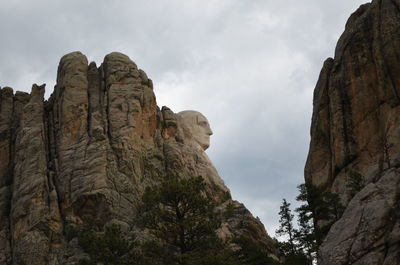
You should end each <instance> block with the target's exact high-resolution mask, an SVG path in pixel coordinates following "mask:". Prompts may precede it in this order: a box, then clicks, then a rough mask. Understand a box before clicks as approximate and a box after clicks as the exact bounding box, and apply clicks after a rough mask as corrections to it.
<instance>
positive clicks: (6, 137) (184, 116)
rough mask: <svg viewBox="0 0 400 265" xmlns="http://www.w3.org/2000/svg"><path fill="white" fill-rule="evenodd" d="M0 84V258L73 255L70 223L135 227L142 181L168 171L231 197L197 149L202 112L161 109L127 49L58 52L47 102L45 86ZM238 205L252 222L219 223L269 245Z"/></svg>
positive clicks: (70, 258)
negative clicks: (96, 58)
mask: <svg viewBox="0 0 400 265" xmlns="http://www.w3.org/2000/svg"><path fill="white" fill-rule="evenodd" d="M0 91H1V94H0V100H1V101H0V117H1V119H0V173H1V174H0V264H3V263H4V264H7V265H8V264H10V262H11V260H12V263H11V264H15V265H17V264H41V265H43V264H49V265H50V264H51V265H61V264H71V265H72V264H75V263H76V261H77V260H79V258H81V257H82V249H80V247H79V245H78V244H77V240H76V238H73V239H70V238H67V237H66V236H65V235H66V233H67V230H68V229H69V228H70V227H71V226H81V225H83V224H85V223H87V222H89V221H94V222H95V223H97V224H98V225H105V224H110V223H118V224H121V225H122V226H123V227H125V228H127V229H126V231H132V230H135V227H134V220H135V218H136V213H137V208H138V207H140V206H141V198H142V194H143V192H144V190H145V188H146V187H147V186H150V185H155V184H158V183H160V181H161V180H162V178H164V177H165V176H167V175H177V176H180V177H182V178H187V177H192V176H199V175H201V176H203V178H204V179H205V181H206V183H207V193H208V196H210V197H211V198H212V199H213V200H215V202H217V203H218V204H219V205H222V204H223V203H224V202H226V201H229V199H230V193H229V189H228V188H227V187H226V186H225V184H224V182H223V180H222V179H221V178H220V176H219V175H218V173H217V170H216V169H215V167H214V166H213V164H212V162H211V161H210V159H209V158H208V156H207V154H206V153H205V149H207V147H208V146H209V136H210V135H211V134H212V132H211V129H210V127H209V124H208V121H207V119H206V118H205V117H204V116H203V115H201V114H200V113H198V112H194V111H191V112H183V113H180V114H179V115H177V114H175V113H174V112H173V111H172V110H170V109H169V108H167V107H163V108H162V109H161V110H160V109H159V108H158V107H157V104H156V99H155V95H154V92H153V84H152V82H151V80H150V79H149V78H148V77H147V75H146V73H145V72H144V71H143V70H138V68H137V66H136V64H135V63H134V62H133V61H132V60H131V59H129V57H127V56H126V55H123V54H121V53H111V54H109V55H107V56H106V57H105V58H104V62H103V64H102V65H101V66H100V67H97V66H96V64H95V63H90V64H89V65H88V61H87V59H86V57H85V56H84V55H83V54H82V53H80V52H73V53H70V54H67V55H65V56H64V57H63V58H61V61H60V64H59V68H58V72H57V84H56V86H55V90H54V92H53V94H52V96H51V97H50V99H49V100H48V101H44V99H43V95H44V86H36V85H34V86H33V88H32V93H31V95H28V94H26V93H21V92H17V93H16V94H15V95H13V92H12V90H11V89H10V88H4V89H2V90H0ZM10 208H11V212H10V210H9V209H10ZM239 208H240V210H238V211H237V214H238V216H237V218H236V219H237V220H239V219H240V220H241V219H246V220H248V223H249V224H251V225H249V226H247V228H243V227H240V228H239V227H233V226H232V225H237V224H238V223H237V221H235V222H228V221H227V222H226V223H225V226H224V229H226V231H229V233H231V234H230V235H231V236H233V235H238V233H239V232H238V233H236V232H235V230H236V229H238V230H239V229H241V230H240V231H242V232H240V234H243V235H247V236H250V235H251V234H252V233H257V235H254V236H253V237H254V240H255V241H256V242H259V244H260V246H262V247H263V248H265V249H266V250H267V251H269V252H270V251H271V253H272V252H273V253H276V248H275V246H274V243H273V241H272V240H271V239H270V238H269V236H268V235H267V234H266V232H265V230H264V228H263V226H262V224H261V223H260V222H259V221H258V220H257V219H255V218H254V217H253V216H252V215H251V214H250V213H249V212H248V211H247V209H246V208H245V207H244V206H243V205H239V207H238V209H239ZM143 235H145V232H143ZM11 243H12V244H11ZM274 255H275V254H274Z"/></svg>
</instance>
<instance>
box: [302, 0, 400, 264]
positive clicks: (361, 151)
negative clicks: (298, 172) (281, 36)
mask: <svg viewBox="0 0 400 265" xmlns="http://www.w3.org/2000/svg"><path fill="white" fill-rule="evenodd" d="M399 4H400V2H399V1H397V0H396V1H380V0H374V1H372V3H370V4H365V5H362V6H361V7H360V8H359V9H358V10H357V11H356V12H355V13H354V14H353V15H352V16H351V17H350V19H349V21H348V22H347V24H346V29H345V32H344V33H343V35H342V36H341V37H340V39H339V42H338V44H337V47H336V51H335V58H334V59H328V60H327V61H326V62H325V64H324V67H323V69H322V71H321V74H320V78H319V81H318V83H317V86H316V88H315V91H314V111H313V118H312V125H311V143H310V151H309V154H308V159H307V163H306V166H305V179H306V181H307V182H309V183H312V184H314V185H317V186H320V187H324V188H326V189H327V190H329V191H333V192H337V193H338V194H339V195H340V197H341V199H342V202H343V203H344V204H345V205H347V209H346V212H345V214H344V215H343V217H342V219H340V220H339V221H338V222H337V223H336V224H335V225H334V226H333V227H332V229H331V231H330V232H329V234H328V236H327V238H326V241H324V243H323V244H322V246H321V251H320V260H321V264H323V265H331V264H332V265H338V264H393V265H396V264H400V263H399V262H400V259H399V258H398V256H397V260H396V259H395V258H394V257H395V256H396V255H398V253H399V245H398V244H397V243H396V244H397V245H396V244H393V243H389V242H393V241H396V242H399V241H400V235H399V234H398V233H396V232H395V231H396V229H397V228H396V227H397V224H395V222H394V221H393V218H395V217H394V216H393V214H392V213H393V212H396V211H397V210H396V209H398V201H393V200H394V198H396V197H397V198H398V196H400V193H399V192H400V190H399V189H398V188H397V187H398V183H397V180H396V179H397V178H398V177H399V174H398V172H397V167H398V165H400V160H399V158H400V155H399V151H400V141H399V135H400V134H399V132H400V118H399V117H400V115H399V114H400V98H399V93H400V91H399V88H400V78H399V75H398V71H399V69H400V63H399V60H397V59H395V58H399V56H400V52H399V47H400V41H399V38H398V37H397V36H398V32H399V31H400V20H399V18H400V12H399V8H398V7H399ZM351 172H358V173H360V174H361V175H363V176H364V178H365V182H366V184H367V186H366V187H365V188H364V189H363V190H362V191H360V192H359V193H358V194H357V195H355V197H354V198H349V196H348V194H349V193H348V188H347V184H348V183H349V179H350V177H351ZM317 221H318V220H317Z"/></svg>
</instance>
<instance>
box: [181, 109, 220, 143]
mask: <svg viewBox="0 0 400 265" xmlns="http://www.w3.org/2000/svg"><path fill="white" fill-rule="evenodd" d="M178 115H179V116H181V117H182V119H183V120H184V122H185V125H186V126H187V127H188V128H189V130H190V132H191V134H192V137H193V140H194V141H195V142H196V143H197V144H199V146H200V147H201V148H202V149H203V150H206V149H207V148H208V147H209V146H210V136H211V135H212V134H213V132H212V130H211V128H210V124H209V123H208V120H207V118H206V117H204V115H203V114H201V113H200V112H198V111H193V110H185V111H182V112H179V113H178Z"/></svg>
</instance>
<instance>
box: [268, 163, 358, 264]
mask: <svg viewBox="0 0 400 265" xmlns="http://www.w3.org/2000/svg"><path fill="white" fill-rule="evenodd" d="M364 186H365V180H364V176H363V175H361V174H360V173H358V172H355V171H351V170H350V171H349V172H348V173H347V185H346V192H347V198H348V200H350V199H351V198H353V197H354V196H355V194H357V193H358V192H359V191H360V190H361V189H362V188H363V187H364ZM298 191H299V194H298V195H297V197H296V200H297V201H299V202H300V203H301V205H300V206H299V207H297V208H296V209H295V213H296V214H297V226H296V227H295V225H294V214H292V210H291V208H290V205H291V204H290V203H288V202H287V201H286V199H283V200H282V205H281V206H280V211H279V217H280V219H279V223H280V226H279V228H278V229H277V230H276V231H275V233H276V235H277V236H278V237H282V236H283V237H285V238H286V240H285V241H281V242H278V246H279V249H280V252H281V254H282V255H283V264H284V265H312V264H316V263H317V253H318V248H319V246H320V245H321V244H322V241H323V239H324V238H325V236H326V235H327V233H328V232H329V229H330V228H331V226H332V225H333V224H334V223H335V222H336V221H338V220H339V219H340V218H341V216H342V214H343V212H344V210H345V208H344V206H343V205H342V203H341V198H339V196H338V194H337V193H333V192H329V191H327V190H325V189H323V188H321V187H317V186H314V185H312V184H310V183H305V184H300V185H298Z"/></svg>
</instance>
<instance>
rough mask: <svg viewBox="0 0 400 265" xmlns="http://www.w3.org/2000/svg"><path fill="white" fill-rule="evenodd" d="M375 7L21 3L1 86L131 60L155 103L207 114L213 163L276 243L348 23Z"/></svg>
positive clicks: (329, 0)
mask: <svg viewBox="0 0 400 265" xmlns="http://www.w3.org/2000/svg"><path fill="white" fill-rule="evenodd" d="M366 2H368V0H351V1H349V0H301V1H299V0H279V1H277V0H201V1H200V0H169V1H166V0H146V1H139V0H113V1H105V0H68V1H55V0H35V1H31V0H13V1H2V3H1V4H0V36H1V37H0V86H1V87H4V86H11V87H13V88H14V90H21V91H27V92H30V88H31V85H32V84H33V83H38V84H42V83H46V84H47V88H46V97H48V96H49V95H50V94H51V92H52V90H53V87H54V85H55V80H56V72H57V66H58V62H59V60H60V58H61V56H63V55H64V54H66V53H69V52H72V51H77V50H79V51H81V52H82V53H84V54H85V55H86V56H87V57H88V60H89V61H95V62H97V63H98V64H100V63H101V62H102V61H103V58H104V56H105V55H106V54H108V53H110V52H113V51H119V52H122V53H125V54H126V55H128V56H129V57H130V58H131V59H132V60H133V61H134V62H135V63H136V64H137V65H138V66H139V68H141V69H143V70H144V71H145V72H146V73H147V75H148V76H149V77H150V78H151V79H152V80H153V83H154V91H155V94H156V97H157V103H158V105H159V106H160V107H161V106H164V105H165V106H168V107H169V108H171V109H172V110H173V111H174V112H179V111H182V110H197V111H200V112H202V113H203V114H204V115H205V116H206V117H207V118H208V120H209V122H210V124H211V128H212V130H213V132H214V135H213V136H212V138H211V146H210V148H209V149H208V150H207V153H208V155H209V156H210V158H211V160H212V161H213V163H214V165H215V166H216V168H217V169H218V172H219V174H220V176H221V177H222V178H223V180H224V181H225V183H226V185H227V186H228V187H229V188H230V189H231V193H232V196H233V198H234V199H236V200H239V201H241V202H243V203H244V204H245V205H246V207H247V208H248V209H250V210H251V212H252V213H253V214H254V216H258V217H259V218H260V219H261V220H262V222H263V223H264V225H265V227H266V229H267V231H268V233H269V234H270V235H271V236H274V235H275V230H276V229H277V228H278V226H279V223H278V220H279V216H278V212H279V206H280V204H281V202H282V198H286V199H287V200H288V201H289V202H292V204H293V205H296V204H295V201H294V198H295V197H296V195H297V188H296V186H297V185H298V184H300V183H302V182H303V177H304V176H303V170H304V164H305V161H306V158H307V152H308V146H309V141H310V136H309V130H310V124H311V113H312V95H313V89H314V87H315V84H316V81H317V79H318V75H319V72H320V70H321V67H322V64H323V61H324V60H325V59H326V58H328V57H331V56H333V54H334V49H335V45H336V42H337V40H338V38H339V37H340V35H341V33H342V32H343V30H344V26H345V23H346V20H347V19H348V17H349V16H350V14H351V13H352V12H354V11H355V10H356V9H357V8H358V7H359V5H361V4H363V3H366Z"/></svg>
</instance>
